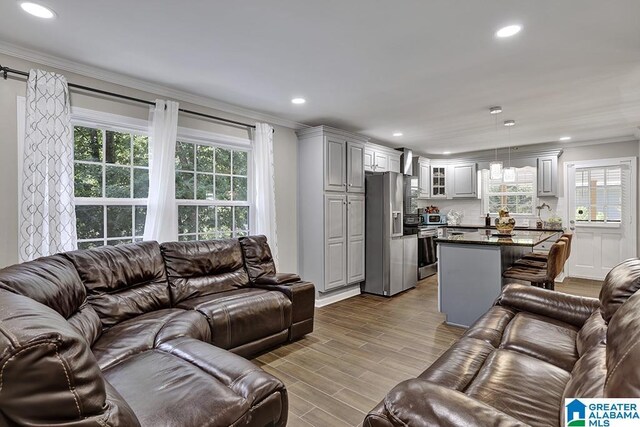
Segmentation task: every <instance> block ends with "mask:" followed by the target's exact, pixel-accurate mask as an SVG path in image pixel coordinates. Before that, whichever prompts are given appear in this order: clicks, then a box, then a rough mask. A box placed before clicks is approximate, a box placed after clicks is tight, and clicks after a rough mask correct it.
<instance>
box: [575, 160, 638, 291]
mask: <svg viewBox="0 0 640 427" xmlns="http://www.w3.org/2000/svg"><path fill="white" fill-rule="evenodd" d="M565 177H566V178H565V195H566V197H567V219H568V221H569V225H570V227H571V229H572V230H573V233H574V237H573V241H572V245H571V256H570V258H569V260H568V261H567V265H566V267H567V270H568V271H567V275H568V276H570V277H581V278H585V279H594V280H602V279H604V277H605V276H606V274H607V273H608V272H609V270H611V268H613V267H614V266H615V265H616V264H618V263H620V262H622V261H624V260H625V259H627V258H631V257H635V256H636V236H637V234H636V192H635V188H636V158H635V157H633V158H622V159H604V160H594V161H583V162H571V163H566V164H565Z"/></svg>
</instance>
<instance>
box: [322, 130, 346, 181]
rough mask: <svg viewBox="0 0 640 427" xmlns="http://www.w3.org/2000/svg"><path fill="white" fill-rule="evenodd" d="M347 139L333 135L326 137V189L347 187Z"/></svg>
mask: <svg viewBox="0 0 640 427" xmlns="http://www.w3.org/2000/svg"><path fill="white" fill-rule="evenodd" d="M346 147H347V141H345V140H344V139H340V138H335V137H332V136H325V137H324V169H325V170H324V189H325V191H345V190H346V189H347V148H346Z"/></svg>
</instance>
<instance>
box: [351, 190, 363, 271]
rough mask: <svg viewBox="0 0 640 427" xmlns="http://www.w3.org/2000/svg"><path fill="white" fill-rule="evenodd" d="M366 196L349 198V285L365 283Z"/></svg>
mask: <svg viewBox="0 0 640 427" xmlns="http://www.w3.org/2000/svg"><path fill="white" fill-rule="evenodd" d="M364 224H365V216H364V195H360V194H358V195H349V196H347V248H348V254H347V283H357V282H362V281H364V255H365V252H364Z"/></svg>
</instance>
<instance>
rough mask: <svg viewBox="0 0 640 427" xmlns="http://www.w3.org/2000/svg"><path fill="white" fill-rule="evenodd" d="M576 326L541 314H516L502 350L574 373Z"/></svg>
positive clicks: (505, 336) (506, 333)
mask: <svg viewBox="0 0 640 427" xmlns="http://www.w3.org/2000/svg"><path fill="white" fill-rule="evenodd" d="M577 334H578V330H577V328H576V327H575V326H572V325H569V324H568V323H564V322H560V321H558V320H554V319H551V318H549V317H545V316H540V315H538V314H533V313H526V312H520V313H518V314H516V316H515V317H514V318H513V320H512V321H511V322H510V323H509V326H508V327H507V328H506V329H505V331H504V336H503V337H502V342H501V343H500V347H501V348H503V349H507V350H512V351H517V352H520V353H523V354H526V355H529V356H531V357H535V358H537V359H540V360H543V361H545V362H548V363H551V364H553V365H556V366H558V367H559V368H562V369H564V370H565V371H568V372H571V370H572V369H573V365H575V363H576V361H577V360H578V350H577V349H576V336H577Z"/></svg>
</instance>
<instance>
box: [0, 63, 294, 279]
mask: <svg viewBox="0 0 640 427" xmlns="http://www.w3.org/2000/svg"><path fill="white" fill-rule="evenodd" d="M0 63H1V64H3V65H5V66H9V67H11V68H16V69H20V70H29V69H30V68H42V69H48V70H52V71H58V70H54V69H51V68H50V67H43V66H39V65H38V64H34V63H30V62H27V61H23V60H20V59H17V58H13V57H10V56H6V55H1V54H0ZM58 72H60V73H61V74H64V75H65V76H66V77H67V79H68V80H69V81H70V82H73V83H77V84H82V85H86V86H91V87H96V88H100V89H104V90H108V91H113V92H117V93H120V94H123V95H128V96H132V97H136V98H142V99H148V100H154V99H156V98H162V97H158V96H156V95H154V94H151V93H146V92H142V91H138V90H134V89H130V88H126V87H123V86H118V85H114V84H110V83H106V82H103V81H100V80H96V79H92V78H88V77H84V76H80V75H76V74H73V73H69V72H65V71H58ZM25 88H26V85H25V80H24V78H17V77H12V76H9V79H8V80H7V81H1V82H0V111H1V112H2V113H1V114H0V200H1V201H2V204H0V224H2V227H0V267H3V266H6V265H10V264H14V263H16V262H17V261H18V207H17V206H18V168H17V157H18V152H17V124H16V118H17V116H16V108H17V107H16V99H17V96H24V95H25ZM178 101H180V100H179V99H178ZM71 104H72V105H73V106H77V107H82V108H88V109H92V110H98V111H104V112H108V113H113V114H120V115H123V116H129V117H135V118H140V119H145V120H146V119H147V118H148V115H149V109H148V107H147V106H145V105H141V104H136V103H128V102H126V101H124V102H123V101H117V100H114V99H113V98H105V97H101V96H96V95H95V94H86V95H85V94H80V93H75V92H74V93H72V95H71ZM180 107H182V108H188V109H191V110H195V111H199V112H203V113H207V114H212V115H215V116H219V117H225V118H229V119H232V120H237V121H241V122H246V123H253V122H254V121H255V120H252V119H249V118H245V117H241V116H237V115H232V114H228V113H225V112H221V111H217V110H213V109H210V108H205V107H201V106H197V105H192V104H188V103H184V102H181V103H180ZM178 125H179V126H184V127H191V128H195V129H199V130H206V131H211V132H216V133H221V134H227V135H231V136H240V137H245V138H246V137H247V136H248V135H247V130H246V129H243V128H238V127H232V126H227V125H223V124H220V123H213V122H210V121H206V120H202V119H198V118H195V117H190V116H187V115H181V116H180V119H179V123H178ZM274 128H275V134H274V158H275V183H276V209H277V213H276V214H277V225H278V249H279V254H280V270H281V271H288V272H297V271H298V233H297V228H298V225H297V215H296V209H297V193H298V188H297V137H296V134H295V131H294V130H293V129H290V128H286V127H282V126H274Z"/></svg>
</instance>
